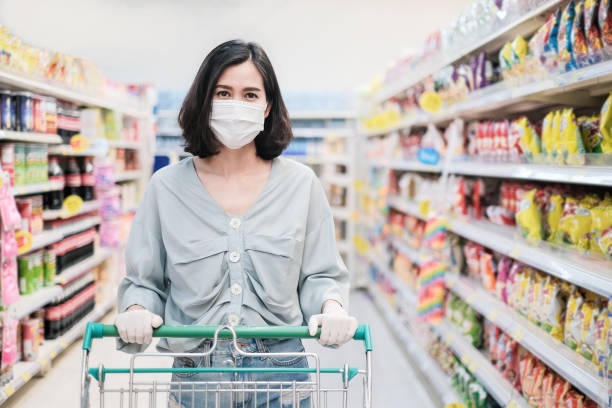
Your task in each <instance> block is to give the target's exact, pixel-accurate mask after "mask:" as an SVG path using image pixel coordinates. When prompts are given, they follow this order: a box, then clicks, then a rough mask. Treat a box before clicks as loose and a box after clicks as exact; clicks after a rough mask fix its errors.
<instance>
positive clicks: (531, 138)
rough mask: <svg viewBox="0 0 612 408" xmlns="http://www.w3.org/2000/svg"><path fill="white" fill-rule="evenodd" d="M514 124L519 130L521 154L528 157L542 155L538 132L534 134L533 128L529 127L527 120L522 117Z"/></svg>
mask: <svg viewBox="0 0 612 408" xmlns="http://www.w3.org/2000/svg"><path fill="white" fill-rule="evenodd" d="M515 124H516V126H517V128H518V129H519V134H520V139H519V145H520V146H521V150H522V151H523V153H524V154H530V155H531V154H540V153H542V149H541V144H542V142H541V141H540V136H538V132H536V130H535V129H534V128H533V126H531V123H529V119H527V117H525V116H522V117H521V118H519V119H517V120H516V122H515Z"/></svg>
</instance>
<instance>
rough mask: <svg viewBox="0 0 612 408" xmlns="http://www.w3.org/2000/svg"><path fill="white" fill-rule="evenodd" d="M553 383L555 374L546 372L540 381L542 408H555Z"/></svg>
mask: <svg viewBox="0 0 612 408" xmlns="http://www.w3.org/2000/svg"><path fill="white" fill-rule="evenodd" d="M554 382H555V374H554V373H553V372H552V371H549V372H547V373H546V375H544V379H543V380H542V408H555V399H554V397H555V396H554V393H553V384H554Z"/></svg>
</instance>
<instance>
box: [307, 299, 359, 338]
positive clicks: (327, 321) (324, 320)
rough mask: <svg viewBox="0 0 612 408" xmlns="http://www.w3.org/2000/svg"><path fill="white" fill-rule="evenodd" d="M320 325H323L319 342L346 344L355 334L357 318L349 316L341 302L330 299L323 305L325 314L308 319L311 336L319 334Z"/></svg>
mask: <svg viewBox="0 0 612 408" xmlns="http://www.w3.org/2000/svg"><path fill="white" fill-rule="evenodd" d="M319 326H321V336H320V337H319V343H321V344H322V345H324V346H331V345H333V344H344V343H346V342H347V341H349V340H350V339H352V338H353V336H354V335H355V330H357V319H355V318H354V317H352V316H349V315H348V313H347V312H346V310H344V308H343V307H342V306H340V304H339V303H337V302H335V301H329V302H327V303H325V306H324V307H323V314H317V315H314V316H312V317H311V318H310V320H309V321H308V331H309V332H310V335H311V336H314V335H315V334H317V328H318V327H319Z"/></svg>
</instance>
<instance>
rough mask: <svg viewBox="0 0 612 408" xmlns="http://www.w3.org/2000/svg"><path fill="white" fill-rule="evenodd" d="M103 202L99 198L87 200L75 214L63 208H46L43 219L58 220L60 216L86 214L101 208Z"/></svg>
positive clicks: (67, 216)
mask: <svg viewBox="0 0 612 408" xmlns="http://www.w3.org/2000/svg"><path fill="white" fill-rule="evenodd" d="M101 204H102V203H101V202H100V201H99V200H93V201H85V202H84V203H83V206H82V207H81V209H80V210H79V211H78V212H76V213H74V214H69V213H68V212H67V211H66V210H65V209H63V208H62V209H59V210H45V211H44V212H43V220H45V221H50V220H56V219H58V218H62V219H66V218H71V217H75V216H77V215H81V214H86V213H89V212H93V211H96V210H99V209H100V205H101Z"/></svg>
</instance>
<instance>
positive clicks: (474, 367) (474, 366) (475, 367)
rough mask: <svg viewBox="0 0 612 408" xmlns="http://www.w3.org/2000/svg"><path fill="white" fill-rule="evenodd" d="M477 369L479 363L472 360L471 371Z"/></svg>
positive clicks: (473, 371)
mask: <svg viewBox="0 0 612 408" xmlns="http://www.w3.org/2000/svg"><path fill="white" fill-rule="evenodd" d="M477 369H478V364H477V363H476V362H475V361H472V363H471V364H470V365H469V366H468V370H469V371H470V373H475V372H476V370H477Z"/></svg>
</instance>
